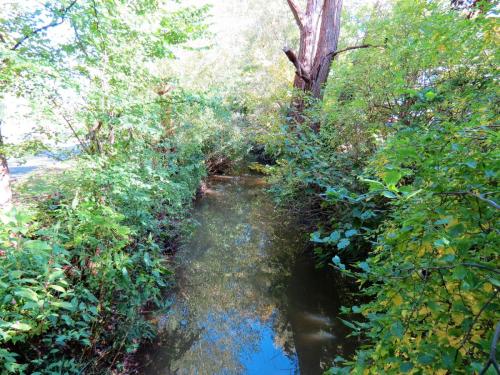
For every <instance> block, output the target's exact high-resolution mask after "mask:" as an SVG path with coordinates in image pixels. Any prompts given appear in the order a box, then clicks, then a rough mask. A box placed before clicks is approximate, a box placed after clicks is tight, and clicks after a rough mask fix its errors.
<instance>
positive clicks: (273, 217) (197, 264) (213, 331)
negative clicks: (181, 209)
mask: <svg viewBox="0 0 500 375" xmlns="http://www.w3.org/2000/svg"><path fill="white" fill-rule="evenodd" d="M244 185H245V184H242V183H241V182H240V183H238V184H217V185H215V186H214V187H213V190H215V192H214V195H213V196H211V197H207V198H205V199H203V200H202V201H201V202H200V203H199V205H198V207H197V209H196V213H195V219H196V220H197V221H199V223H200V226H199V227H198V228H197V230H196V231H195V233H194V235H193V237H192V238H191V239H190V242H189V244H187V245H186V246H185V247H184V249H183V250H181V251H180V252H179V255H178V259H179V262H180V271H179V272H178V279H179V292H178V293H177V299H178V301H177V302H176V303H175V304H174V307H173V309H172V311H171V312H170V313H169V314H168V315H167V317H166V319H165V321H166V324H165V327H164V328H165V329H164V331H165V333H164V334H162V340H161V342H160V347H159V348H155V349H153V351H154V352H155V353H150V354H151V355H150V356H151V361H152V362H154V364H151V365H150V366H149V367H148V371H147V373H150V374H169V373H179V374H190V373H199V374H238V373H242V372H244V367H243V364H242V358H241V356H242V353H249V352H257V351H258V350H259V348H260V345H261V336H262V334H263V332H262V329H263V328H262V327H263V325H265V326H267V327H270V328H272V329H273V331H274V344H275V346H276V347H277V348H281V350H283V351H284V353H286V354H287V355H288V356H289V357H290V358H294V357H295V355H296V351H298V355H299V363H300V367H301V369H302V370H305V369H306V368H308V369H313V368H314V370H316V368H317V369H319V363H320V362H322V361H326V358H328V356H329V358H332V356H334V355H332V352H331V349H332V348H333V349H335V348H334V347H332V348H326V349H325V348H324V347H325V345H324V343H316V344H314V343H311V342H309V343H307V340H304V337H305V336H304V337H301V336H300V335H301V329H302V328H303V327H304V319H301V318H300V316H301V315H300V314H301V313H303V312H304V311H306V312H307V311H308V310H311V312H312V313H318V314H325V315H326V314H331V315H329V316H334V314H336V313H337V311H336V310H337V308H338V306H337V305H336V300H338V298H337V296H335V295H334V294H328V295H324V294H323V291H322V289H324V288H321V287H320V288H317V290H314V288H315V287H317V284H316V285H312V284H311V283H313V284H314V283H316V282H318V281H319V282H323V284H324V285H325V280H318V277H317V276H316V275H315V274H320V273H318V272H315V270H314V267H311V265H307V267H302V266H299V267H298V268H297V264H298V262H296V261H294V258H295V255H296V254H297V253H298V250H300V249H301V248H303V247H304V241H303V239H302V238H301V236H300V234H299V231H297V230H296V229H295V228H294V227H293V225H290V223H286V222H285V220H284V218H283V217H280V216H279V215H278V214H277V213H276V212H275V210H274V208H273V206H272V204H271V202H270V201H269V200H268V199H267V197H266V196H265V194H264V193H263V192H262V190H261V189H260V188H252V187H248V186H244ZM299 263H300V262H299ZM292 267H293V268H292ZM306 268H307V269H310V270H311V271H310V272H304V271H303V269H306ZM311 286H312V288H311ZM330 289H331V290H335V288H334V286H333V285H332V286H331V288H330ZM303 293H305V294H304V295H303ZM326 316H328V315H326ZM314 328H316V327H314ZM310 345H313V346H314V345H315V346H314V348H316V347H317V352H318V353H317V354H314V353H312V352H313V350H311V346H310ZM330 346H334V344H332V343H330ZM276 350H279V349H276ZM315 350H316V349H315ZM281 355H282V356H285V355H284V354H283V353H282V354H281ZM323 357H324V359H323ZM302 358H305V359H304V360H302ZM290 363H293V362H290ZM304 366H305V367H304ZM177 369H178V371H176V370H177ZM302 372H303V373H305V374H308V373H316V371H314V372H305V371H302ZM318 373H319V372H318Z"/></svg>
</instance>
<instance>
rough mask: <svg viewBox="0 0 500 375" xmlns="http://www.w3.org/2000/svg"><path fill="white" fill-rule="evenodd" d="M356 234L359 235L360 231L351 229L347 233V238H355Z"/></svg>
mask: <svg viewBox="0 0 500 375" xmlns="http://www.w3.org/2000/svg"><path fill="white" fill-rule="evenodd" d="M356 234H358V231H357V230H356V229H349V230H348V231H347V232H345V236H346V237H347V238H350V237H352V236H355V235H356Z"/></svg>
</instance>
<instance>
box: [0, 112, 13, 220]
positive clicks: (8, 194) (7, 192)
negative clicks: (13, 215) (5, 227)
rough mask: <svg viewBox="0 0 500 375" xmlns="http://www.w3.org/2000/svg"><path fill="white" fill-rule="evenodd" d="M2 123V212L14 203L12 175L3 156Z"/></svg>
mask: <svg viewBox="0 0 500 375" xmlns="http://www.w3.org/2000/svg"><path fill="white" fill-rule="evenodd" d="M1 128H2V121H1V120H0V211H1V210H3V209H8V208H10V206H11V203H12V190H11V187H10V173H9V166H8V165H7V158H6V157H5V155H3V154H2V149H1V148H2V146H3V138H2V132H1V130H2V129H1Z"/></svg>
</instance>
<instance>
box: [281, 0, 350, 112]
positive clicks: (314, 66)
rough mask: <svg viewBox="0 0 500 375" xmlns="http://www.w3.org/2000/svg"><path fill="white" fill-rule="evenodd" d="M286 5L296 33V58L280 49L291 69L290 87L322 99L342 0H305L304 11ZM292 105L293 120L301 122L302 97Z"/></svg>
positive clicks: (292, 4)
mask: <svg viewBox="0 0 500 375" xmlns="http://www.w3.org/2000/svg"><path fill="white" fill-rule="evenodd" d="M287 2H288V5H289V6H290V9H291V11H292V13H293V15H294V17H295V21H296V22H297V26H298V27H299V30H300V48H299V54H298V56H297V55H296V54H295V52H294V51H292V50H291V49H289V48H285V49H284V52H285V54H286V55H287V57H288V59H289V60H290V61H291V62H292V64H293V65H294V66H295V72H296V74H295V81H294V87H295V88H296V89H298V90H300V91H302V92H304V93H305V94H306V95H310V96H312V97H313V98H315V99H322V98H323V90H322V89H323V86H324V84H325V83H326V81H327V79H328V74H329V73H330V66H331V62H332V60H333V58H334V55H335V51H336V50H337V44H338V40H339V33H340V14H341V11H342V0H307V5H306V9H305V11H302V10H301V9H300V7H299V5H298V4H297V3H296V0H287ZM292 106H293V108H294V112H295V115H294V117H295V118H296V120H297V121H298V122H302V113H303V111H304V109H305V101H304V98H303V96H300V97H296V98H294V100H293V103H292Z"/></svg>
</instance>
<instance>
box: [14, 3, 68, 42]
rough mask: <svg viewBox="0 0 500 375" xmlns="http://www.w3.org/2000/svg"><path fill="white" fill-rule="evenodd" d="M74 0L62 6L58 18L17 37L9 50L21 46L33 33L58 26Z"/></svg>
mask: <svg viewBox="0 0 500 375" xmlns="http://www.w3.org/2000/svg"><path fill="white" fill-rule="evenodd" d="M76 2H77V0H73V1H72V2H71V3H70V4H69V5H68V6H67V7H66V8H64V9H63V10H62V11H61V15H60V16H59V19H58V20H53V21H52V22H51V23H49V24H47V25H45V26H42V27H39V28H38V29H35V30H33V31H32V32H31V33H29V34H27V35H25V36H23V37H22V38H21V39H19V40H18V41H17V43H16V44H15V45H14V46H13V47H12V48H11V50H12V51H15V50H16V49H18V48H19V47H20V46H21V44H23V43H24V42H25V41H26V40H28V39H29V38H31V37H32V36H33V35H36V34H38V33H40V32H42V31H45V30H47V29H50V28H52V27H56V26H59V25H60V24H62V23H63V22H64V20H65V19H66V15H67V14H68V12H69V11H70V10H71V8H73V6H74V5H75V4H76Z"/></svg>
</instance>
